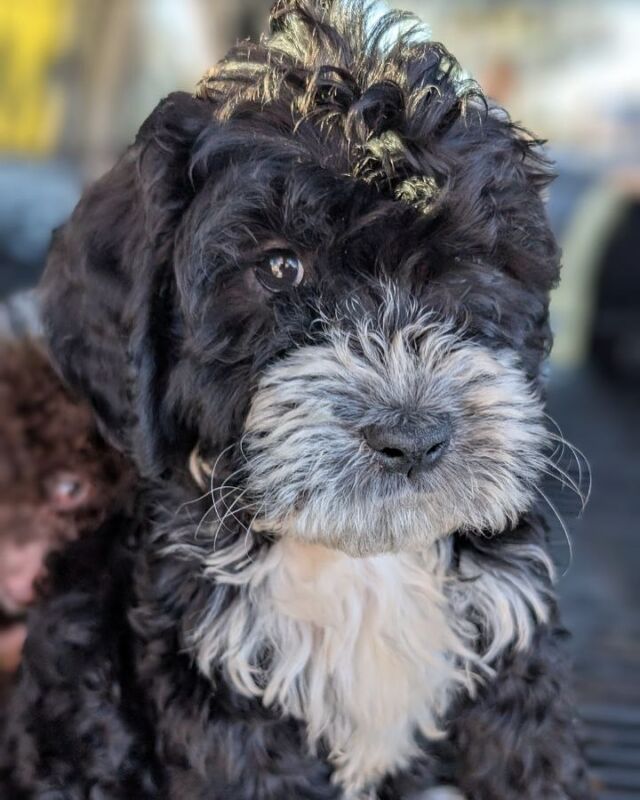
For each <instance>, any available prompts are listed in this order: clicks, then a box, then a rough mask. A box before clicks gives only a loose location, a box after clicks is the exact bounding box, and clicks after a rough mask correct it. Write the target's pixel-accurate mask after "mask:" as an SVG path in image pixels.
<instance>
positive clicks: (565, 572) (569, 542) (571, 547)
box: [534, 486, 573, 578]
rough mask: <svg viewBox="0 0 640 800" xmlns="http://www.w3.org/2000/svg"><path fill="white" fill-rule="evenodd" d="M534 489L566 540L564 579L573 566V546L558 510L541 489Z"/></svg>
mask: <svg viewBox="0 0 640 800" xmlns="http://www.w3.org/2000/svg"><path fill="white" fill-rule="evenodd" d="M534 488H535V490H536V492H538V494H539V495H540V497H542V499H543V500H544V501H545V503H546V504H547V505H548V506H549V508H550V509H551V511H553V513H554V515H555V517H556V519H557V520H558V522H559V523H560V527H561V528H562V531H563V533H564V536H565V539H566V540H567V545H568V547H569V563H568V564H567V566H566V568H565V570H564V572H563V573H562V577H563V578H564V577H565V575H566V574H567V573H568V572H569V570H570V569H571V565H572V564H573V544H572V542H571V536H570V535H569V531H568V529H567V526H566V525H565V523H564V520H563V519H562V517H561V516H560V514H559V513H558V509H557V508H556V507H555V506H554V504H553V503H552V502H551V500H549V498H548V497H547V495H546V494H545V493H544V492H543V491H542V489H540V488H539V487H537V486H535V487H534Z"/></svg>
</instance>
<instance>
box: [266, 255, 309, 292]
mask: <svg viewBox="0 0 640 800" xmlns="http://www.w3.org/2000/svg"><path fill="white" fill-rule="evenodd" d="M255 271H256V278H257V279H258V281H259V282H260V283H261V285H262V286H263V287H264V288H265V289H266V290H267V291H268V292H282V291H284V290H285V289H290V288H291V287H292V286H299V285H300V283H301V282H302V279H303V278H304V267H303V266H302V261H300V259H299V258H298V256H297V255H296V254H295V253H292V252H291V251H289V250H273V251H271V252H270V253H267V255H266V256H265V257H264V258H263V259H262V261H261V262H260V263H259V264H258V265H257V266H256V268H255Z"/></svg>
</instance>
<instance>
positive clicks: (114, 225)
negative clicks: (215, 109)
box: [41, 92, 212, 474]
mask: <svg viewBox="0 0 640 800" xmlns="http://www.w3.org/2000/svg"><path fill="white" fill-rule="evenodd" d="M211 120H212V106H211V103H210V102H207V101H204V100H200V99H196V98H194V97H192V96H191V95H189V94H187V93H183V92H178V93H175V94H171V95H169V96H168V97H167V98H166V99H165V100H163V101H162V102H161V103H160V104H159V106H158V107H157V108H156V109H155V110H154V111H153V112H152V114H151V115H150V117H149V118H148V119H147V120H146V122H145V123H144V124H143V126H142V128H141V129H140V132H139V133H138V136H137V138H136V141H135V143H134V144H133V145H132V146H131V147H130V148H129V150H128V151H127V152H126V153H125V154H124V156H123V157H122V158H121V159H120V160H119V161H118V163H117V164H116V165H115V166H114V167H113V169H112V170H111V171H110V172H108V173H107V174H106V175H105V176H104V177H103V178H101V179H100V180H99V181H97V182H96V183H95V184H94V185H93V186H91V187H90V188H89V189H88V190H87V191H86V192H85V194H84V195H83V197H82V198H81V200H80V202H79V204H78V206H77V207H76V209H75V211H74V212H73V215H72V217H71V219H70V220H69V222H68V223H67V224H66V225H65V226H64V227H63V228H61V229H59V230H58V231H57V232H56V233H55V235H54V240H53V244H52V248H51V251H50V254H49V258H48V262H47V267H46V270H45V274H44V277H43V281H42V284H41V293H42V303H43V319H44V325H45V331H46V334H47V337H48V340H49V343H50V347H51V350H52V353H53V356H54V360H55V361H56V362H57V364H58V367H59V369H60V371H61V372H62V375H63V376H64V378H65V379H66V380H67V381H68V383H69V384H70V385H71V386H72V388H74V389H75V390H77V391H79V392H80V393H81V394H82V395H83V396H85V397H86V398H88V399H89V401H90V402H91V403H92V405H93V407H94V409H95V411H96V413H97V415H98V419H99V420H100V422H101V424H102V427H103V428H104V430H105V433H106V434H107V436H108V437H109V438H110V440H111V441H112V442H113V443H114V444H115V445H116V446H117V447H119V448H120V449H122V450H124V451H125V452H127V453H129V454H130V455H132V456H133V457H134V459H135V460H136V462H137V463H138V466H139V467H140V469H141V470H142V471H143V472H145V473H148V474H154V473H155V474H158V473H159V472H161V471H162V470H163V469H164V468H165V467H166V466H167V456H168V454H169V453H170V452H171V445H172V439H175V438H176V437H177V436H178V435H179V434H178V432H177V430H176V426H175V424H174V422H173V421H172V420H171V419H170V418H169V415H168V413H166V412H165V411H164V410H163V408H162V397H163V387H164V383H165V381H166V378H167V375H168V372H169V370H170V368H171V360H172V353H173V352H175V348H177V346H178V336H179V320H178V319H177V318H176V316H175V314H176V312H175V308H174V303H173V296H174V276H173V264H172V254H173V241H174V234H175V229H176V226H177V224H178V222H179V219H180V217H181V216H182V214H183V213H184V211H185V210H186V208H187V207H188V206H189V204H190V202H191V200H192V199H193V197H194V196H195V193H196V187H195V186H194V185H193V183H192V181H191V178H190V175H189V160H190V155H191V151H192V148H193V144H194V142H195V140H196V138H197V137H198V135H199V133H200V132H201V131H202V130H203V129H204V128H205V127H206V126H207V124H209V123H210V122H211Z"/></svg>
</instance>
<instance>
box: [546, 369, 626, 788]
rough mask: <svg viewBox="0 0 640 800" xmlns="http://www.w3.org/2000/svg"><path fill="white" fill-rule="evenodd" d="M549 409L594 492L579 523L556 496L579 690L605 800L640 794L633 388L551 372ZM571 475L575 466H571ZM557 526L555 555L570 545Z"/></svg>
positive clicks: (566, 499) (563, 588) (565, 498)
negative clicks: (570, 553)
mask: <svg viewBox="0 0 640 800" xmlns="http://www.w3.org/2000/svg"><path fill="white" fill-rule="evenodd" d="M549 408H550V412H551V413H552V415H553V416H554V417H555V419H556V421H557V422H558V423H559V425H560V427H561V428H562V430H563V432H564V435H565V436H566V438H567V439H569V441H571V442H573V443H574V444H576V445H577V446H578V447H580V448H581V450H583V451H584V452H585V454H586V455H587V456H588V458H589V461H590V463H591V469H592V477H593V489H592V494H591V499H590V502H589V504H588V506H587V509H586V511H585V512H584V515H583V516H582V518H580V519H577V520H576V519H575V518H573V519H572V518H571V516H570V514H569V513H567V512H569V511H570V507H571V505H573V506H574V507H575V503H572V502H571V500H570V495H569V493H567V492H566V491H564V492H559V491H558V490H557V489H556V490H555V491H554V492H553V498H552V499H553V501H554V502H555V503H556V504H557V506H558V508H559V510H560V512H561V514H562V516H564V518H565V521H566V522H567V524H568V527H569V531H570V534H571V539H572V542H573V549H574V559H573V564H572V565H571V568H570V569H569V571H568V573H567V575H566V576H565V577H564V578H563V579H562V580H561V582H560V593H561V598H562V606H563V610H564V617H565V621H566V623H567V625H568V627H569V628H570V629H571V630H572V631H573V641H572V643H571V649H572V653H573V656H574V660H575V671H576V689H577V693H578V700H579V703H580V707H581V710H582V713H583V716H584V718H585V721H586V723H587V733H588V739H589V745H588V752H589V757H590V760H591V762H592V765H593V771H594V773H595V774H596V775H597V776H598V777H599V778H600V779H601V781H602V784H603V791H602V795H601V797H602V798H603V800H614V798H615V800H632V798H633V800H639V798H640V394H639V393H637V392H636V393H635V394H634V393H632V392H630V391H626V392H625V391H622V390H621V389H620V388H619V387H613V386H611V385H610V384H608V383H607V382H606V381H604V380H603V379H601V378H598V377H597V376H596V375H595V374H594V373H589V372H585V373H583V374H581V375H577V376H555V378H554V379H553V380H552V382H551V387H550V396H549ZM574 474H575V471H574ZM563 539H564V537H563V533H562V530H561V529H560V527H559V526H557V527H556V528H555V530H554V541H556V542H557V546H556V551H557V555H558V560H559V561H560V562H561V563H562V564H565V565H566V563H567V560H566V559H567V545H566V542H564V541H563Z"/></svg>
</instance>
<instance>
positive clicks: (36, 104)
mask: <svg viewBox="0 0 640 800" xmlns="http://www.w3.org/2000/svg"><path fill="white" fill-rule="evenodd" d="M74 12H75V0H2V2H0V150H1V151H4V152H9V153H14V154H21V155H37V156H42V155H47V154H49V153H51V152H52V151H53V150H54V149H55V148H56V145H57V143H58V140H59V138H60V134H61V130H62V124H63V117H64V110H65V109H64V90H63V87H62V85H57V84H56V82H55V81H54V80H53V78H52V71H53V69H54V67H55V66H56V65H57V64H58V63H59V62H60V60H61V58H62V56H63V55H64V54H65V53H66V52H67V51H68V49H69V46H70V44H71V42H72V40H73V28H74V24H73V23H74V18H75V14H74Z"/></svg>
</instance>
